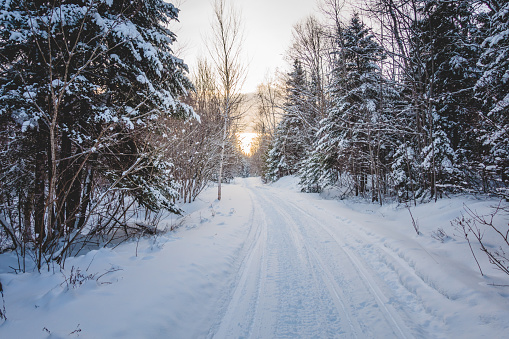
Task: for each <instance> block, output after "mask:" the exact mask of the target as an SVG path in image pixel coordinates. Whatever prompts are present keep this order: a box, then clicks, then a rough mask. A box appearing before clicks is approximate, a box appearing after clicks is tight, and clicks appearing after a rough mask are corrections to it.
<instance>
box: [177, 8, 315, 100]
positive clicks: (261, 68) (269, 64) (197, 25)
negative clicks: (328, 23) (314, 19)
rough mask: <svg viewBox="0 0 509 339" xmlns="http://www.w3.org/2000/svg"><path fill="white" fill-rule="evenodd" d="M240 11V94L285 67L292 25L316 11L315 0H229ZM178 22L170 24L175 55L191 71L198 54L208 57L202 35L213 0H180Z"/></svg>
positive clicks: (210, 17) (254, 89)
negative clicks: (243, 74) (174, 37)
mask: <svg viewBox="0 0 509 339" xmlns="http://www.w3.org/2000/svg"><path fill="white" fill-rule="evenodd" d="M229 1H232V2H233V4H234V6H235V7H236V8H237V9H238V10H240V11H241V13H242V18H243V23H244V39H245V42H244V47H243V48H244V54H245V58H246V64H247V68H248V74H247V77H246V81H245V83H244V87H243V89H242V92H243V93H252V92H255V91H256V87H257V85H258V84H260V83H262V82H263V81H264V80H265V79H266V77H267V75H271V74H273V73H274V72H275V70H276V68H279V69H285V68H286V67H287V64H286V62H285V60H284V56H285V53H286V51H287V50H288V48H289V46H290V43H291V37H292V27H293V26H294V25H295V24H296V23H298V22H299V21H301V20H302V19H305V18H306V17H307V16H309V15H311V14H313V13H316V10H317V5H316V1H315V0H229ZM173 3H174V5H176V6H177V7H178V8H180V10H181V11H180V14H179V20H180V24H177V25H174V26H173V27H172V29H173V31H174V32H175V33H176V34H177V44H176V45H175V46H174V47H175V51H176V54H177V55H178V56H179V57H180V58H182V59H184V61H185V62H186V63H187V64H188V66H189V67H190V69H191V71H192V68H193V66H194V64H195V62H196V58H197V57H199V56H206V57H208V52H207V49H206V48H205V42H204V38H205V36H206V35H207V32H208V31H209V30H210V27H211V19H212V3H213V0H181V1H180V3H179V1H176V2H173Z"/></svg>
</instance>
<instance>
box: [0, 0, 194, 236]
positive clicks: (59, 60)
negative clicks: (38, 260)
mask: <svg viewBox="0 0 509 339" xmlns="http://www.w3.org/2000/svg"><path fill="white" fill-rule="evenodd" d="M177 15H178V10H177V9H176V8H175V7H174V6H173V5H171V4H169V3H165V2H163V1H161V0H150V1H141V0H140V1H130V2H117V1H110V0H93V1H85V0H72V1H71V0H69V1H23V0H21V1H1V2H0V27H1V28H2V29H1V35H2V36H1V38H0V55H1V56H2V60H1V63H2V68H1V75H0V107H1V108H0V119H2V129H1V131H0V133H1V135H2V143H1V145H2V164H3V165H6V166H7V167H2V169H1V171H2V172H1V174H0V176H1V177H2V178H7V179H10V180H8V181H6V186H4V189H3V192H2V193H3V194H2V197H1V200H2V203H4V204H7V205H9V206H7V207H8V208H9V209H12V210H16V208H14V205H16V204H17V205H18V206H19V207H20V208H19V210H20V211H22V213H20V214H21V217H20V218H13V220H16V219H19V220H23V219H24V221H23V223H24V225H26V227H29V225H30V224H31V222H32V221H33V222H34V224H35V233H36V234H38V236H39V238H38V239H39V241H40V242H39V243H42V240H43V239H44V238H45V237H46V236H47V240H50V239H52V238H55V235H56V236H57V237H58V236H59V235H62V234H64V233H69V232H71V231H72V229H74V228H76V227H78V228H82V227H83V226H84V224H85V222H86V221H87V218H88V216H89V215H90V213H91V212H93V209H94V208H96V206H97V205H95V206H92V205H91V197H92V194H93V193H92V191H93V188H94V187H95V184H96V183H98V182H101V188H100V190H101V191H103V192H104V191H106V192H107V193H111V194H113V193H114V192H122V193H120V194H122V195H124V194H126V193H127V194H128V195H130V196H132V197H133V198H134V199H135V200H136V201H138V203H140V204H141V205H143V206H145V207H147V208H149V209H151V210H158V209H161V208H166V209H169V210H171V211H177V209H176V208H175V206H174V204H173V202H172V200H173V197H174V196H175V194H176V193H175V190H174V187H172V186H173V184H172V180H171V171H170V168H171V164H169V163H168V162H167V161H166V160H165V159H163V158H161V157H159V156H157V152H156V148H157V147H156V145H154V144H151V143H150V141H149V139H147V138H146V134H147V133H153V132H157V133H164V131H162V130H161V129H160V126H161V125H160V124H159V122H160V120H161V119H165V118H167V117H170V116H182V117H183V116H191V115H193V114H194V113H193V110H192V109H191V108H190V107H188V106H187V105H185V104H182V103H181V102H180V101H179V100H178V96H180V95H182V94H185V93H186V91H187V89H190V88H191V84H190V82H189V81H188V80H187V78H186V77H185V74H184V73H185V70H186V66H185V65H184V64H183V62H182V61H181V60H180V59H177V58H175V57H174V56H173V55H172V52H171V44H172V42H173V41H174V40H175V36H174V34H173V33H172V32H171V31H169V30H168V29H167V24H168V23H169V22H170V21H171V20H174V19H176V18H177ZM15 173H17V174H15ZM18 174H19V175H18ZM98 188H99V187H98ZM16 189H17V190H18V191H22V192H23V194H17V195H16V196H13V194H14V192H15V191H16ZM117 189H119V190H117ZM105 194H106V193H105ZM105 194H102V195H101V197H104V196H105ZM96 198H98V197H96ZM13 204H14V205H13ZM27 233H28V230H27Z"/></svg>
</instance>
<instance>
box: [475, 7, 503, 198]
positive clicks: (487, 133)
mask: <svg viewBox="0 0 509 339" xmlns="http://www.w3.org/2000/svg"><path fill="white" fill-rule="evenodd" d="M493 3H494V8H495V9H496V10H495V11H494V13H493V14H492V15H491V17H490V28H489V30H488V37H487V38H486V39H485V40H484V42H483V43H482V48H483V53H482V55H481V56H480V59H479V64H480V66H481V67H482V69H483V74H482V77H481V78H480V79H479V81H478V82H477V84H476V88H475V91H476V95H477V97H478V98H479V99H480V100H481V101H482V104H483V111H482V113H481V122H480V127H481V131H482V135H481V139H482V141H483V144H484V145H485V147H487V149H488V151H487V153H486V154H485V155H484V157H483V165H484V168H485V169H487V170H488V171H490V172H493V173H496V177H498V178H499V180H500V181H501V184H502V187H501V190H502V192H505V195H506V196H508V195H509V194H508V193H507V187H508V186H509V34H508V32H509V3H507V2H506V3H505V4H504V2H500V3H498V2H496V1H493Z"/></svg>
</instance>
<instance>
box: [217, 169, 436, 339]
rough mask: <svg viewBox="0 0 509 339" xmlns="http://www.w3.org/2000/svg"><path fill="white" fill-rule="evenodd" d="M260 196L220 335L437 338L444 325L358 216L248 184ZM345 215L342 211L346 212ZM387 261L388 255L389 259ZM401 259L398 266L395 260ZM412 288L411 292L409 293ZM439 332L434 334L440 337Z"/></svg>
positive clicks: (254, 203) (222, 313)
mask: <svg viewBox="0 0 509 339" xmlns="http://www.w3.org/2000/svg"><path fill="white" fill-rule="evenodd" d="M242 184H243V186H244V188H245V190H246V191H247V192H248V193H249V196H250V199H251V201H252V206H253V207H252V208H253V209H252V212H251V213H252V215H253V217H252V219H251V221H250V223H251V225H250V231H249V235H248V238H247V240H246V242H245V244H244V247H243V250H242V252H241V255H240V258H241V264H240V265H239V267H238V270H237V271H236V272H235V275H236V276H235V279H234V284H233V285H232V286H231V289H230V288H229V289H228V291H227V293H226V295H225V297H224V298H222V300H223V301H224V304H223V305H221V307H220V308H219V312H218V314H219V318H218V323H217V325H216V326H214V327H213V328H212V330H211V332H210V335H211V336H214V337H217V338H246V337H251V338H337V337H341V338H366V337H386V338H389V337H391V338H409V337H413V336H422V337H432V336H433V337H436V336H435V334H436V333H440V332H442V333H443V331H440V326H441V322H440V321H439V320H438V319H435V318H434V317H433V316H432V315H430V314H428V313H427V312H426V311H425V306H423V305H422V302H421V300H420V298H419V297H418V296H416V295H414V294H412V293H410V292H408V291H406V289H405V288H404V287H403V286H401V284H400V283H399V281H398V279H389V280H387V281H384V280H383V279H382V278H381V277H380V274H379V272H376V271H374V269H373V266H380V265H382V266H383V265H387V264H386V263H383V262H382V261H381V258H380V256H379V253H377V252H380V251H383V249H380V248H377V249H371V251H372V252H373V253H377V255H376V256H375V255H373V256H368V259H369V260H372V259H373V260H376V261H377V262H376V263H373V262H371V263H367V262H366V259H363V257H361V256H360V255H359V253H357V250H362V251H364V248H365V247H366V246H368V247H369V246H370V245H369V244H368V243H369V241H368V240H366V239H363V238H362V237H361V236H360V235H359V234H358V233H356V232H354V231H353V230H352V229H353V228H355V226H353V227H352V221H351V220H349V219H347V218H343V217H341V216H340V215H336V214H334V213H331V211H324V210H323V209H321V208H317V206H315V205H313V204H312V200H311V199H306V197H305V196H303V195H296V194H292V192H289V191H287V190H278V189H274V188H270V187H267V186H262V185H260V184H258V181H255V180H252V179H248V180H244V181H243V182H242ZM338 212H339V213H340V211H338ZM383 259H384V260H387V258H386V257H385V258H383ZM393 264H394V263H393ZM402 291H406V293H402ZM432 334H433V335H432Z"/></svg>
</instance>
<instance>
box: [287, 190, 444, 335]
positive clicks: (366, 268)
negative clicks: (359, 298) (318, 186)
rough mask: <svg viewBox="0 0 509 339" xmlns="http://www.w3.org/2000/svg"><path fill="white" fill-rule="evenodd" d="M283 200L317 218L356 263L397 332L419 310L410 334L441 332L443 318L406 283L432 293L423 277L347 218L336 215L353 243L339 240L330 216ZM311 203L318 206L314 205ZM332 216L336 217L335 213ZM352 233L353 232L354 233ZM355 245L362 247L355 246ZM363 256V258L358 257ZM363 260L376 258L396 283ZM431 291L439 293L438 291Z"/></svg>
mask: <svg viewBox="0 0 509 339" xmlns="http://www.w3.org/2000/svg"><path fill="white" fill-rule="evenodd" d="M286 202H287V203H289V204H291V205H292V206H293V207H294V208H296V209H298V210H301V211H302V212H303V213H305V214H306V215H307V216H308V217H309V218H313V219H315V220H320V222H319V223H318V224H317V225H318V227H319V228H321V229H322V230H324V231H325V232H327V233H328V235H329V236H330V237H331V238H332V239H334V241H335V242H336V243H337V244H338V246H339V247H340V248H341V249H342V250H343V251H344V252H345V253H346V254H347V255H348V257H349V258H350V260H351V261H352V263H354V264H355V266H356V267H357V269H358V272H359V274H360V275H362V276H363V277H364V280H365V282H366V283H367V284H368V285H369V286H370V289H372V291H373V292H374V295H375V296H376V298H377V300H378V303H379V304H380V305H381V306H382V307H383V308H385V309H386V310H387V314H388V315H389V317H390V318H392V321H394V323H395V324H396V326H397V328H399V330H398V331H400V333H401V334H402V335H403V336H407V335H409V332H408V331H409V327H408V326H406V325H405V324H406V323H408V322H411V321H412V319H410V318H409V315H410V314H415V313H420V314H422V316H421V317H415V316H414V319H417V320H419V323H414V324H413V326H411V327H412V329H413V331H412V332H414V335H416V336H418V337H429V336H431V334H430V333H429V331H431V333H433V336H437V335H439V333H444V327H443V326H444V323H443V320H441V319H439V317H437V315H436V314H435V312H434V311H433V310H431V309H429V307H428V306H426V305H425V303H424V302H423V300H422V298H421V297H420V296H419V295H417V294H416V292H415V286H414V289H411V288H409V287H408V286H407V285H408V281H406V280H408V279H410V278H411V280H412V281H413V282H414V283H419V284H420V285H421V288H423V289H424V290H426V291H427V292H428V293H432V292H433V291H435V290H434V289H433V288H432V287H430V286H429V285H428V284H427V283H426V282H425V281H422V279H421V278H420V277H419V276H418V275H417V274H416V272H414V271H413V270H412V269H411V268H406V269H405V268H404V267H403V266H402V263H401V262H400V261H401V258H399V256H398V257H397V258H394V257H393V255H392V254H391V253H388V249H387V248H385V247H376V248H373V246H371V245H367V244H368V243H369V241H368V240H366V239H364V237H362V235H360V234H358V232H357V230H355V228H354V227H352V225H351V224H352V221H351V220H348V219H344V218H341V219H339V220H340V221H341V222H342V223H343V224H344V225H345V227H346V228H347V230H348V232H347V234H346V235H347V237H348V238H349V239H353V241H355V242H356V245H354V244H353V243H352V241H346V240H342V239H343V238H344V237H339V236H338V234H337V231H339V229H336V228H334V229H333V228H332V227H331V226H332V225H333V224H334V223H331V222H330V220H326V219H324V218H323V215H312V214H311V213H310V212H308V211H306V209H304V208H303V206H299V205H298V204H296V202H295V201H291V200H286ZM313 207H314V208H319V207H317V206H313ZM336 219H338V218H337V217H336ZM345 227H343V228H341V231H345ZM335 231H336V232H335ZM354 234H355V235H356V236H354ZM352 237H353V238H352ZM359 238H362V239H364V240H362V241H361V240H359ZM359 245H361V246H363V247H362V248H360V249H359V248H358V246H359ZM366 247H369V248H370V249H371V251H366ZM373 250H374V251H373ZM354 252H355V254H354ZM366 252H372V253H371V255H369V253H367V254H366ZM375 252H376V253H375ZM363 257H364V259H362V258H363ZM397 259H400V260H397ZM367 260H369V261H370V262H371V263H373V262H378V263H379V264H381V265H382V266H384V267H385V269H386V270H388V271H390V272H391V273H392V275H393V276H394V275H396V276H397V278H394V277H393V279H392V281H391V282H392V283H393V284H394V282H395V281H397V282H399V284H396V285H397V286H396V287H394V286H392V287H391V286H389V285H388V283H387V282H386V281H384V280H383V279H382V278H381V277H378V276H377V275H378V273H377V270H376V269H375V268H374V267H373V266H372V265H369V264H368V262H367ZM398 267H399V269H398ZM401 270H403V271H404V273H403V272H401ZM380 274H381V272H380ZM401 274H404V276H405V278H402V277H401V276H400V275H401ZM412 277H414V278H412ZM402 279H403V280H402ZM391 282H389V283H391ZM380 286H384V287H387V288H388V289H389V290H390V291H393V292H390V291H388V292H389V293H387V292H386V293H384V292H383V291H382V290H381V287H380ZM430 289H431V291H430ZM401 290H403V291H404V292H405V295H406V299H404V298H403V296H401V295H400V294H401ZM435 292H437V293H440V292H439V291H435ZM386 294H388V295H389V296H387V295H386ZM395 299H397V300H398V302H397V303H396V304H395V305H398V306H399V308H400V309H399V310H397V309H395V308H394V307H393V306H392V304H393V301H394V300H395ZM408 299H410V300H408ZM444 301H445V300H444ZM398 311H399V312H398ZM402 312H403V313H402ZM399 315H401V317H402V319H400V316H399Z"/></svg>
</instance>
